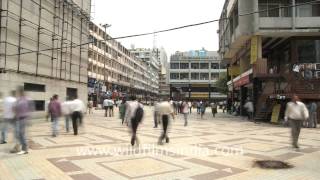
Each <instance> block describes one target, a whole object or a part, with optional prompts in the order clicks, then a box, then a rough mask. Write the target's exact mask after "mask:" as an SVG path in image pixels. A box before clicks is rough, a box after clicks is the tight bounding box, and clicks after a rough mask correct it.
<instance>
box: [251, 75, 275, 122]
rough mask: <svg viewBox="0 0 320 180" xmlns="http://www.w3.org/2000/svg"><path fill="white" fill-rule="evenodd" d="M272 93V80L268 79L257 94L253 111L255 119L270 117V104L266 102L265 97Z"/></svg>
mask: <svg viewBox="0 0 320 180" xmlns="http://www.w3.org/2000/svg"><path fill="white" fill-rule="evenodd" d="M273 93H274V82H272V81H268V82H267V83H266V85H265V87H264V88H263V92H262V94H261V95H260V96H259V98H258V101H257V105H256V106H255V107H256V111H255V116H254V118H255V120H258V121H259V120H268V119H270V116H271V113H272V107H273V106H272V105H269V106H268V104H267V99H268V97H269V95H270V94H273Z"/></svg>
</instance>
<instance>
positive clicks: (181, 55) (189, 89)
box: [169, 49, 226, 100]
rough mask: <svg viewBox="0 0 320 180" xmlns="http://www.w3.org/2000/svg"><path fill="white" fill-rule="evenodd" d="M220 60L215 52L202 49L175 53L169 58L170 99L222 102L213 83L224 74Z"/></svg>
mask: <svg viewBox="0 0 320 180" xmlns="http://www.w3.org/2000/svg"><path fill="white" fill-rule="evenodd" d="M220 61H221V58H220V56H219V54H218V53H217V52H215V51H206V50H204V49H202V50H197V51H189V52H176V53H175V54H174V55H172V56H171V58H170V69H169V73H170V77H169V84H170V97H172V98H173V99H185V98H187V99H190V100H222V99H225V98H226V95H223V94H221V93H219V92H218V90H217V88H216V87H215V82H216V81H217V80H218V79H219V74H220V73H222V72H225V71H226V69H224V67H223V66H221V63H220Z"/></svg>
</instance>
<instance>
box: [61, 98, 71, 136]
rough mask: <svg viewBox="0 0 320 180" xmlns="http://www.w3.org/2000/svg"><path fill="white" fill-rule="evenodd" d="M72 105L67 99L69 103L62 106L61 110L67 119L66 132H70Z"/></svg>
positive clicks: (66, 102)
mask: <svg viewBox="0 0 320 180" xmlns="http://www.w3.org/2000/svg"><path fill="white" fill-rule="evenodd" d="M71 103H72V101H69V100H68V98H67V101H65V102H63V103H62V104H61V109H62V113H63V115H64V118H65V127H66V131H67V132H69V129H70V128H69V127H70V126H69V124H70V121H71V119H72V118H71V115H72V112H71V110H70V104H71Z"/></svg>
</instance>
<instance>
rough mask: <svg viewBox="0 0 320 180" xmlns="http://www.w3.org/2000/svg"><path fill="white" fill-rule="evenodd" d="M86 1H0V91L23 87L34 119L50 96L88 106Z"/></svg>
mask: <svg viewBox="0 0 320 180" xmlns="http://www.w3.org/2000/svg"><path fill="white" fill-rule="evenodd" d="M90 3H91V2H90V0H81V1H80V0H68V1H65V0H23V1H16V0H1V1H0V30H1V31H0V69H1V70H0V72H1V73H0V82H1V83H0V91H1V92H5V93H7V92H9V91H11V90H14V89H16V87H17V86H24V90H25V91H26V92H27V94H28V96H30V97H31V98H32V99H33V100H34V102H35V107H36V111H37V112H38V114H44V110H45V101H48V100H49V99H50V97H52V95H53V94H58V95H59V96H60V99H61V100H65V99H67V98H72V97H74V96H75V95H76V94H78V96H79V97H80V98H83V100H84V101H86V100H87V98H84V97H86V95H87V88H86V87H87V63H88V32H89V31H88V25H89V21H90V16H89V14H90V8H91V4H90Z"/></svg>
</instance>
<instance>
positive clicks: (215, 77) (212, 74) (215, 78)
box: [211, 73, 219, 80]
mask: <svg viewBox="0 0 320 180" xmlns="http://www.w3.org/2000/svg"><path fill="white" fill-rule="evenodd" d="M217 79H219V73H211V80H217Z"/></svg>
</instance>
